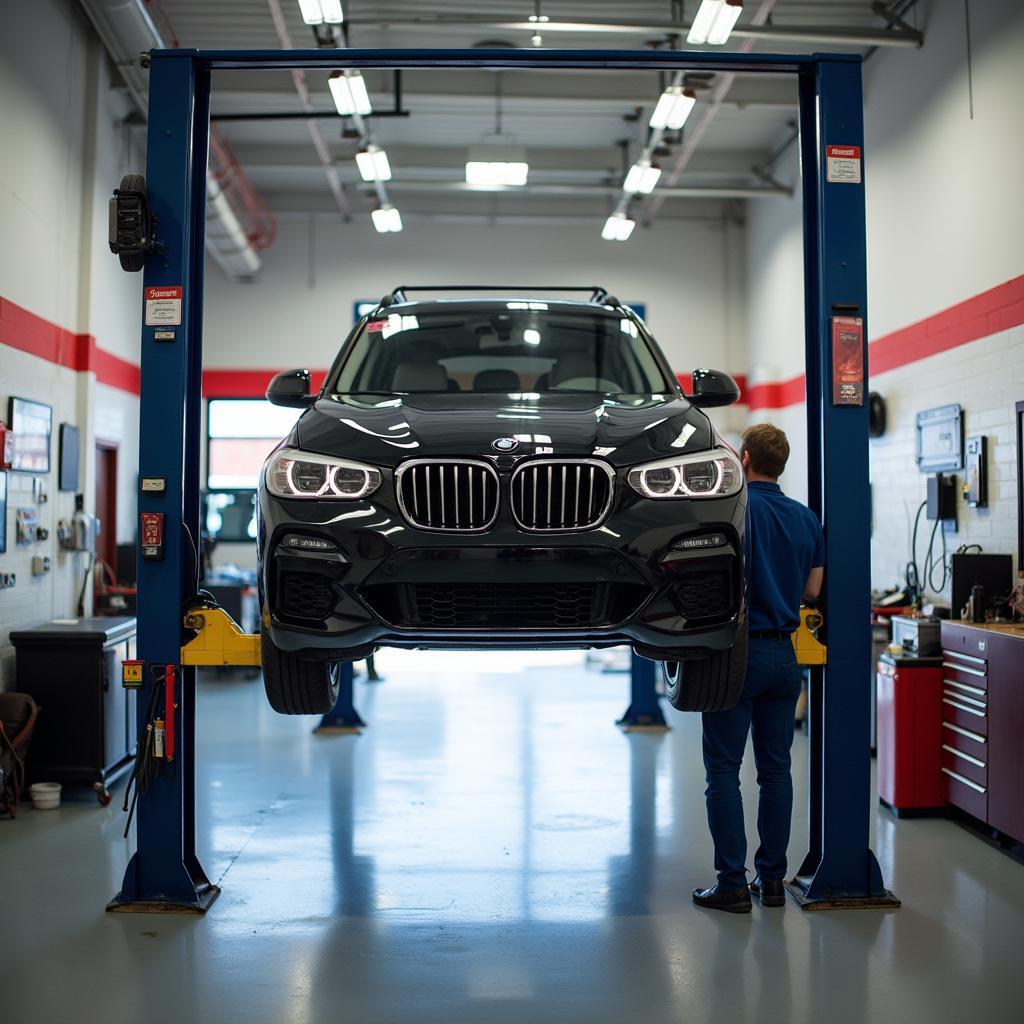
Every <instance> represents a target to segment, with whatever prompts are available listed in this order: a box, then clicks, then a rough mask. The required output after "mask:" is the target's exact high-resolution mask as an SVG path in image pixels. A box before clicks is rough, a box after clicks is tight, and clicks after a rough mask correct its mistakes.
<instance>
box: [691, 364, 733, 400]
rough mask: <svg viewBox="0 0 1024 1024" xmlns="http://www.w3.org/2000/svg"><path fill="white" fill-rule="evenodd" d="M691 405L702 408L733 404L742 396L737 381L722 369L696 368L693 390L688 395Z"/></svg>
mask: <svg viewBox="0 0 1024 1024" xmlns="http://www.w3.org/2000/svg"><path fill="white" fill-rule="evenodd" d="M687 397H688V398H689V399H690V404H691V405H696V406H697V407H698V408H700V409H714V408H716V407H718V406H720V405H732V403H733V402H735V401H737V400H738V399H739V397H740V389H739V386H738V385H737V383H736V381H734V380H733V379H732V377H730V376H729V374H727V373H723V372H722V371H721V370H694V371H693V390H692V391H691V392H690V394H689V395H688V396H687Z"/></svg>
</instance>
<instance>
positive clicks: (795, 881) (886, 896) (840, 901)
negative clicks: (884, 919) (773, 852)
mask: <svg viewBox="0 0 1024 1024" xmlns="http://www.w3.org/2000/svg"><path fill="white" fill-rule="evenodd" d="M784 884H785V888H786V892H788V893H789V895H790V896H792V897H793V899H794V900H795V901H796V902H797V904H799V906H800V908H801V909H802V910H887V909H888V910H895V909H896V908H897V907H900V906H902V903H901V901H900V900H899V899H898V898H897V897H896V896H895V895H893V893H891V892H890V891H889V890H888V889H883V890H882V892H881V893H879V894H878V895H876V896H826V897H817V896H808V895H807V888H808V886H809V885H810V884H811V880H810V878H802V877H800V876H799V875H798V876H797V877H795V878H791V879H790V880H789V881H788V882H786V883H784Z"/></svg>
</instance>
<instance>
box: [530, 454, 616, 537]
mask: <svg viewBox="0 0 1024 1024" xmlns="http://www.w3.org/2000/svg"><path fill="white" fill-rule="evenodd" d="M613 480H614V475H613V473H612V470H611V467H610V466H607V465H606V464H605V463H603V462H596V461H594V460H592V459H591V460H575V461H574V460H568V461H566V460H559V461H557V462H556V461H554V460H550V461H549V460H543V461H536V462H528V463H527V464H526V465H524V466H520V467H519V469H517V470H516V471H515V473H514V474H513V476H512V491H511V495H512V514H513V515H514V516H515V519H516V522H517V523H518V524H519V525H520V526H521V527H523V529H526V530H589V529H592V528H593V527H595V526H597V525H599V524H600V523H601V521H602V520H603V519H604V517H605V515H606V514H607V512H608V508H609V506H610V505H611V502H612V481H613Z"/></svg>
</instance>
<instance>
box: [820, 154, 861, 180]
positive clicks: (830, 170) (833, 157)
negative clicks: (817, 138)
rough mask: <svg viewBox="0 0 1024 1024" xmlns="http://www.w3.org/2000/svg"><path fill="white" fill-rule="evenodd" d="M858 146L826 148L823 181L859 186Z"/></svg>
mask: <svg viewBox="0 0 1024 1024" xmlns="http://www.w3.org/2000/svg"><path fill="white" fill-rule="evenodd" d="M860 166H861V164H860V146H826V147H825V180H826V181H831V182H833V183H837V184H841V185H859V184H860V182H861V173H860Z"/></svg>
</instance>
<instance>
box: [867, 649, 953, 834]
mask: <svg viewBox="0 0 1024 1024" xmlns="http://www.w3.org/2000/svg"><path fill="white" fill-rule="evenodd" d="M877 683H878V795H879V798H880V799H881V800H882V802H883V803H885V804H886V805H887V806H889V807H890V808H892V810H893V811H894V812H895V813H896V815H897V816H907V817H909V816H911V815H913V814H925V813H929V812H935V813H942V811H943V808H944V806H945V794H944V791H943V785H942V779H943V776H942V659H941V658H914V657H894V656H893V655H891V654H883V655H882V656H881V657H880V658H879V659H878V677H877Z"/></svg>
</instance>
